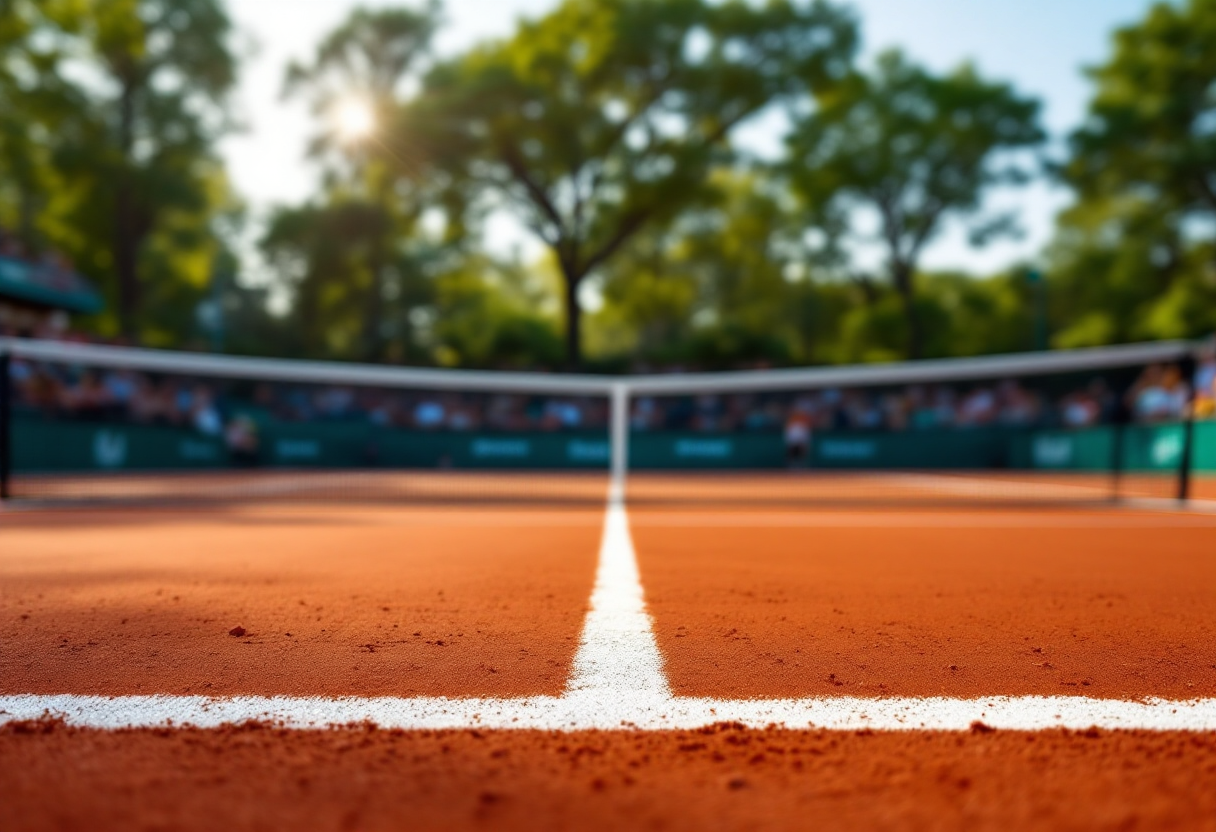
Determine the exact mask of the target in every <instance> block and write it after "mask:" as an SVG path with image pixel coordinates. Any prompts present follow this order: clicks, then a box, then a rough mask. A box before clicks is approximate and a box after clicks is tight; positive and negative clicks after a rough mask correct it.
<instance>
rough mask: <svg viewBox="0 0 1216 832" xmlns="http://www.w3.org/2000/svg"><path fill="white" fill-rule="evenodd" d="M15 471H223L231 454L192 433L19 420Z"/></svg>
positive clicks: (213, 441) (15, 423)
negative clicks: (195, 469)
mask: <svg viewBox="0 0 1216 832" xmlns="http://www.w3.org/2000/svg"><path fill="white" fill-rule="evenodd" d="M12 447H13V470H14V471H16V472H21V471H30V472H33V471H88V470H100V471H109V470H113V471H120V470H165V469H191V468H218V467H221V466H225V465H227V464H228V452H227V450H225V448H224V445H223V443H222V442H220V441H219V440H217V439H213V438H210V437H206V436H202V435H200V434H199V433H197V432H195V431H191V430H184V429H181V428H170V427H155V426H146V425H141V426H138V427H130V426H125V425H112V424H98V423H89V422H64V421H45V422H43V421H34V420H30V419H23V418H18V419H14V420H13V437H12Z"/></svg>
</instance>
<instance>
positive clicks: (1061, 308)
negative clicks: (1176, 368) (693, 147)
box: [1050, 0, 1216, 347]
mask: <svg viewBox="0 0 1216 832" xmlns="http://www.w3.org/2000/svg"><path fill="white" fill-rule="evenodd" d="M1213 44H1216V4H1214V3H1212V2H1210V0H1189V1H1188V2H1186V3H1182V4H1167V3H1158V4H1156V5H1155V6H1153V7H1152V9H1151V10H1150V11H1149V13H1148V14H1147V15H1146V17H1145V18H1144V20H1143V21H1141V22H1139V23H1137V24H1135V25H1132V26H1129V27H1127V28H1124V29H1122V30H1120V31H1118V32H1117V33H1116V34H1115V37H1114V53H1113V55H1112V56H1111V57H1110V59H1109V60H1108V61H1107V62H1106V63H1105V64H1103V65H1101V66H1099V67H1096V68H1094V69H1091V70H1090V71H1089V74H1090V77H1091V78H1092V79H1093V80H1094V82H1095V84H1096V91H1095V94H1094V98H1093V100H1092V102H1091V103H1090V108H1089V114H1088V116H1087V118H1086V120H1085V123H1084V124H1083V125H1082V127H1081V128H1080V129H1078V130H1077V131H1076V132H1075V133H1074V134H1073V135H1072V154H1071V157H1070V159H1069V160H1068V161H1067V163H1066V164H1065V165H1064V166H1063V168H1062V171H1061V173H1062V175H1063V178H1064V180H1065V181H1066V182H1067V183H1068V184H1070V185H1071V186H1072V187H1073V188H1075V189H1076V192H1077V194H1078V201H1077V203H1076V204H1075V205H1074V206H1073V207H1071V208H1070V209H1069V210H1068V211H1067V212H1065V214H1064V215H1063V216H1062V217H1061V219H1060V227H1059V233H1058V235H1057V239H1056V240H1055V242H1054V244H1053V246H1052V249H1051V250H1050V259H1051V263H1052V273H1051V282H1052V287H1053V292H1052V294H1053V308H1052V314H1053V318H1054V320H1055V321H1056V324H1057V329H1058V332H1057V335H1056V338H1055V344H1056V345H1057V346H1061V347H1070V346H1090V345H1095V344H1107V343H1114V342H1119V341H1135V340H1146V339H1153V338H1178V337H1196V336H1200V335H1203V334H1206V333H1208V332H1211V331H1212V330H1213V329H1216V256H1214V255H1216V92H1214V91H1216V49H1214V48H1213Z"/></svg>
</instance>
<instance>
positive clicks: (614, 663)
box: [0, 502, 1216, 731]
mask: <svg viewBox="0 0 1216 832" xmlns="http://www.w3.org/2000/svg"><path fill="white" fill-rule="evenodd" d="M48 713H49V714H52V715H58V716H62V717H63V718H64V719H65V720H66V721H68V722H69V723H71V724H74V725H80V726H88V727H94V728H123V727H138V726H158V725H165V724H168V723H172V724H174V725H196V726H199V727H214V726H217V725H222V724H224V723H231V722H243V721H246V720H268V721H273V722H277V723H281V724H282V725H284V726H287V727H293V728H324V727H328V726H332V725H337V724H345V723H352V722H363V721H370V722H373V723H375V724H377V725H380V726H382V727H385V728H405V729H413V730H421V729H450V728H470V727H480V728H495V729H524V728H527V729H534V730H546V731H553V730H558V731H576V730H588V729H597V728H598V729H620V728H630V729H642V730H665V729H666V730H670V729H681V728H684V729H687V728H698V727H701V726H705V725H711V724H713V723H716V722H739V723H742V724H744V725H747V726H750V727H757V728H759V727H764V726H768V725H776V726H779V727H784V728H793V729H807V728H822V729H830V730H856V729H861V728H870V729H876V730H943V731H965V730H967V729H968V728H970V726H971V724H972V722H974V721H977V720H978V721H982V722H983V723H985V724H986V725H990V726H992V727H994V728H1003V729H1018V730H1039V729H1044V728H1074V729H1082V728H1089V727H1091V726H1097V727H1099V728H1107V729H1141V730H1153V731H1216V699H1194V700H1188V701H1171V700H1164V699H1155V698H1153V699H1145V700H1143V701H1124V700H1114V699H1091V698H1088V697H1084V696H994V697H985V698H982V699H952V698H947V697H924V698H917V697H890V698H881V699H866V698H860V697H850V696H832V697H815V698H806V699H755V700H723V699H708V698H691V697H677V696H673V695H672V693H671V689H670V686H669V685H668V683H667V678H666V676H665V675H664V673H663V660H662V655H661V654H660V652H659V648H658V644H657V643H656V641H655V638H654V631H653V627H652V621H651V618H650V615H649V614H648V613H647V612H646V603H645V598H644V595H643V591H642V584H641V580H640V577H639V574H638V566H637V556H636V554H635V552H634V548H633V543H632V540H631V539H630V534H629V524H628V520H627V518H626V515H625V510H624V507H623V506H621V505H620V504H619V503H617V502H614V503H613V504H611V505H610V506H609V508H608V512H607V516H606V518H605V523H604V536H603V542H602V544H601V548H600V561H599V568H598V570H597V573H596V582H595V589H594V591H593V593H592V596H591V609H590V611H589V612H588V614H587V619H586V622H585V624H584V627H583V634H582V638H581V640H580V642H579V647H578V651H577V653H576V654H575V657H574V672H573V675H572V677H571V679H570V682H569V683H568V685H567V688H566V692H565V693H564V694H563V695H562V696H560V697H558V696H536V697H529V698H522V699H494V698H482V699H449V698H442V697H422V698H409V699H407V698H400V697H344V698H337V699H334V698H324V697H292V696H234V697H224V698H214V699H213V698H207V697H202V696H171V695H154V696H83V695H77V694H59V695H39V694H19V695H0V723H3V722H7V721H11V720H20V719H36V718H38V717H40V716H43V715H44V714H48Z"/></svg>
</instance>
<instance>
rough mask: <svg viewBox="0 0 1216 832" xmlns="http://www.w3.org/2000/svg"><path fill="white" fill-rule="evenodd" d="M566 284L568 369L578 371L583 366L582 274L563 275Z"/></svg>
mask: <svg viewBox="0 0 1216 832" xmlns="http://www.w3.org/2000/svg"><path fill="white" fill-rule="evenodd" d="M562 277H563V279H564V281H565V285H566V369H567V370H568V371H569V372H572V373H573V372H578V370H580V369H581V368H582V366H583V339H582V330H583V308H582V306H581V305H580V304H579V300H578V287H579V284H580V283H581V282H582V277H581V276H575V275H572V274H569V273H564V274H563V275H562Z"/></svg>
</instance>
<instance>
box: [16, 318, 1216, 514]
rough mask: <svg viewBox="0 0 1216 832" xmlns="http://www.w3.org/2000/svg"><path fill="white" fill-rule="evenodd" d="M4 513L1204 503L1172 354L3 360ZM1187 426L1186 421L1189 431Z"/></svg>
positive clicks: (78, 353) (1198, 378) (1164, 346)
mask: <svg viewBox="0 0 1216 832" xmlns="http://www.w3.org/2000/svg"><path fill="white" fill-rule="evenodd" d="M0 354H3V355H6V356H7V359H6V361H7V372H6V373H5V374H4V380H5V381H6V382H7V383H6V385H5V387H6V390H7V392H6V396H5V401H6V404H5V406H4V408H3V412H4V418H5V420H6V422H5V424H6V426H7V428H6V431H5V432H7V434H8V447H9V453H8V454H6V455H5V457H4V458H5V465H6V467H7V469H8V477H7V480H8V482H7V488H8V491H9V496H10V497H12V498H14V500H15V501H16V502H17V503H25V504H74V503H104V502H136V503H146V502H174V503H184V504H190V503H208V502H215V501H223V500H240V501H250V500H265V501H271V500H326V501H327V500H369V501H370V500H376V501H386V502H392V503H397V502H399V503H442V502H488V503H499V504H505V505H512V504H521V503H533V504H535V503H540V504H545V505H584V504H596V503H602V502H603V501H604V500H605V499H606V498H607V497H609V496H610V495H614V494H615V495H617V496H626V497H627V499H628V500H629V501H630V502H631V503H633V504H636V505H638V506H646V505H655V506H671V505H698V504H701V505H712V506H715V507H731V506H739V507H744V508H746V507H750V506H757V505H792V506H798V505H817V504H822V505H852V504H867V503H871V504H872V503H881V504H902V503H908V504H916V505H928V506H932V505H941V506H949V505H955V504H959V503H963V504H967V503H981V504H993V505H995V504H1012V505H1024V504H1038V505H1052V504H1101V503H1109V502H1111V501H1113V500H1116V499H1138V500H1173V499H1175V498H1177V497H1178V496H1179V495H1180V494H1181V493H1182V492H1183V491H1184V489H1185V490H1188V491H1189V492H1190V496H1192V497H1195V498H1199V499H1204V498H1216V494H1213V493H1210V492H1212V491H1213V489H1212V488H1211V487H1210V484H1209V480H1208V474H1207V472H1208V471H1209V470H1211V469H1216V434H1214V433H1213V429H1216V422H1213V421H1210V420H1209V419H1207V418H1206V417H1207V416H1208V415H1210V414H1207V413H1206V411H1204V409H1203V408H1202V407H1200V406H1199V405H1200V402H1201V399H1202V396H1199V397H1196V398H1195V405H1194V407H1192V398H1193V397H1192V392H1193V391H1194V390H1195V389H1196V387H1198V388H1199V392H1200V393H1201V394H1202V392H1203V388H1202V385H1203V383H1204V382H1203V378H1204V376H1203V373H1204V372H1206V371H1207V364H1206V363H1204V361H1202V360H1201V364H1200V366H1199V367H1196V366H1194V362H1193V359H1192V351H1191V349H1190V346H1189V345H1186V344H1181V343H1159V344H1152V345H1138V346H1130V347H1118V348H1107V349H1102V350H1083V351H1073V352H1066V353H1044V354H1035V355H1017V356H1001V357H989V358H979V359H958V360H941V361H924V362H915V363H906V364H888V365H866V366H859V367H833V368H823V369H810V370H788V371H753V372H740V373H718V374H680V375H664V376H647V377H638V376H634V377H617V378H606V377H591V376H578V375H562V376H558V375H542V374H527V373H492V372H458V371H438V370H418V369H404V368H388V367H372V366H365V365H343V364H331V363H317V362H299V361H282V360H264V359H242V358H233V357H222V356H208V355H198V354H181V353H168V352H161V351H149V350H130V349H121V348H113V347H97V346H91V345H81V344H59V343H49V342H37V341H16V340H14V341H0ZM1192 414H1194V415H1196V416H1198V417H1200V418H1199V420H1198V421H1197V422H1192V420H1191V418H1190V417H1191V415H1192Z"/></svg>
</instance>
